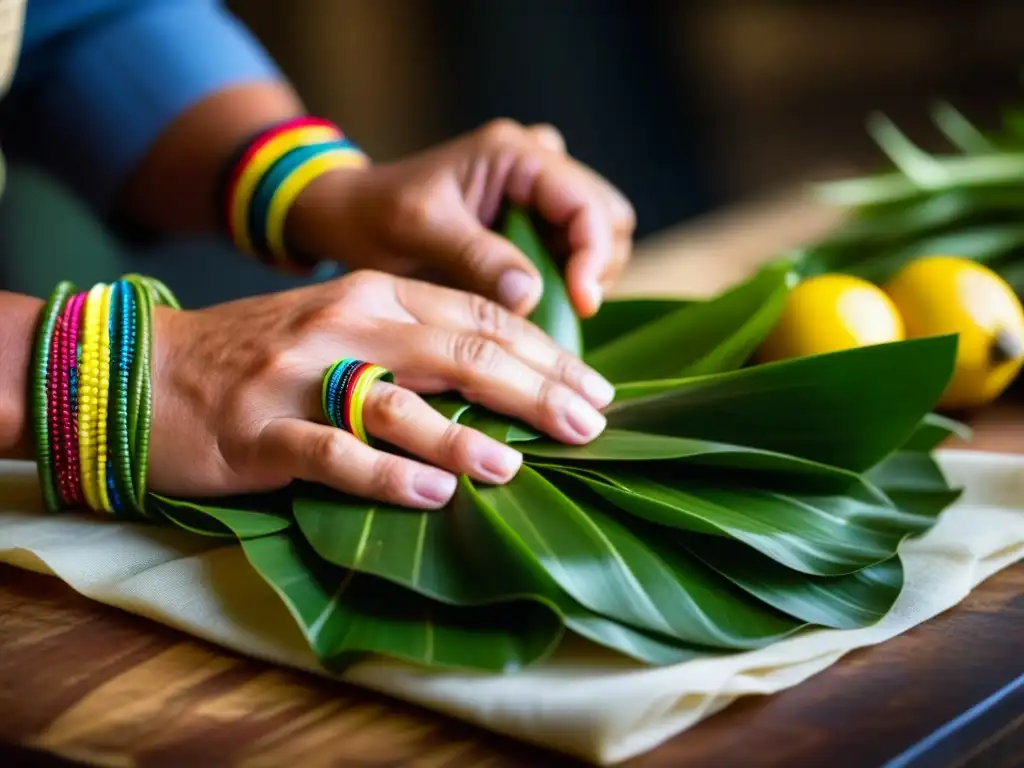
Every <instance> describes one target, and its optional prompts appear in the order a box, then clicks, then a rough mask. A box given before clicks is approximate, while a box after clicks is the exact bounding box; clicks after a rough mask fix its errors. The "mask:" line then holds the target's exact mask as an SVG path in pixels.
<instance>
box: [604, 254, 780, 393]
mask: <svg viewBox="0 0 1024 768" xmlns="http://www.w3.org/2000/svg"><path fill="white" fill-rule="evenodd" d="M794 279H795V276H794V274H793V273H792V271H791V268H790V265H789V264H788V263H783V262H778V263H773V264H771V265H769V266H767V267H766V268H764V269H762V270H761V271H759V272H758V273H757V274H755V275H754V276H753V277H752V278H751V279H749V280H747V281H746V282H744V283H742V284H741V285H739V286H737V287H736V288H733V289H731V290H729V291H726V292H725V293H723V294H722V295H721V296H718V297H717V298H714V299H711V300H710V301H702V302H697V303H694V304H688V305H686V306H684V307H682V308H681V309H678V310H676V311H674V312H671V313H668V314H665V315H663V316H662V317H660V318H658V319H656V320H653V321H651V322H649V323H646V324H644V325H642V326H640V327H638V328H636V329H635V330H633V331H630V332H629V333H625V334H623V335H621V336H619V337H617V338H616V339H614V340H613V341H610V342H608V343H607V344H605V345H603V346H602V347H600V348H598V349H596V350H594V351H592V352H590V353H588V354H587V357H586V360H587V363H588V364H589V365H590V366H591V367H593V368H594V369H595V370H597V371H598V372H599V373H601V374H602V375H603V376H605V378H607V379H608V380H609V381H611V382H612V383H620V382H626V381H643V380H648V379H659V378H665V377H678V376H684V375H700V374H706V373H717V372H719V371H727V370H732V369H733V368H736V367H738V366H740V365H742V364H743V363H744V362H745V361H746V360H747V358H748V357H749V356H750V355H751V354H752V353H753V351H754V350H755V349H756V347H757V345H758V344H759V343H760V342H761V340H762V339H763V338H764V337H765V336H766V335H767V333H768V332H769V331H770V330H771V328H772V325H773V324H774V323H775V320H776V319H777V318H778V315H779V313H780V312H781V311H782V307H783V305H784V303H785V300H786V295H787V293H788V291H789V288H790V286H791V284H792V282H793V280H794Z"/></svg>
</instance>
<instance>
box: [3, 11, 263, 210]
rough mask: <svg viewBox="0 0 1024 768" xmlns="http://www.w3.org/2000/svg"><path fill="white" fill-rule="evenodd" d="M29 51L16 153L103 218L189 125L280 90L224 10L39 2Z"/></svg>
mask: <svg viewBox="0 0 1024 768" xmlns="http://www.w3.org/2000/svg"><path fill="white" fill-rule="evenodd" d="M23 40H24V41H23V46H22V54H21V58H20V61H19V67H18V73H17V75H16V78H15V83H14V88H13V91H12V98H13V99H14V100H15V101H17V100H18V99H19V98H20V97H24V99H23V104H22V106H19V107H18V108H16V109H15V110H14V111H13V113H12V114H11V115H10V119H11V121H12V122H15V123H20V125H18V126H17V127H16V128H14V132H15V133H16V134H17V135H19V136H21V137H23V139H24V141H21V142H16V144H17V145H20V146H21V147H23V148H24V150H25V151H26V152H27V153H29V154H30V155H31V156H32V157H33V158H34V159H35V160H37V161H38V162H40V163H41V164H42V165H44V166H45V167H46V168H47V169H49V170H50V171H51V172H52V173H54V174H55V175H57V176H58V177H59V178H61V179H62V180H63V181H65V182H66V183H67V184H68V185H69V186H70V187H71V188H72V189H73V190H75V191H76V192H77V193H78V194H79V195H81V197H82V198H83V199H85V201H86V202H88V203H89V204H90V205H92V206H93V207H94V208H96V209H97V210H98V212H100V213H101V214H105V213H107V212H109V209H110V207H111V205H112V203H113V202H114V199H115V197H116V195H117V193H118V191H119V189H120V188H121V186H122V184H123V183H124V182H125V181H126V179H127V177H128V176H129V175H130V174H131V172H132V171H133V169H134V168H135V167H136V166H137V165H138V163H139V162H140V161H141V160H142V159H143V157H144V155H145V154H146V152H147V150H148V149H149V148H150V146H151V145H152V144H153V142H154V141H155V139H156V138H157V137H158V136H159V135H160V134H161V132H162V131H163V130H164V129H165V128H166V127H167V126H168V125H169V124H170V123H171V122H173V121H174V120H175V119H176V118H177V117H178V116H179V115H181V114H182V113H183V112H185V111H186V110H188V109H189V108H190V107H191V106H193V105H194V104H196V103H197V102H199V101H201V100H202V99H204V98H205V97H207V96H209V95H211V94H213V93H216V92H218V91H220V90H223V89H225V88H227V87H230V86H233V85H240V84H244V83H248V82H257V81H265V80H278V79H281V78H282V76H281V74H280V72H279V70H278V69H277V67H276V65H275V64H274V62H273V61H272V60H271V58H270V57H269V55H268V54H267V53H266V52H265V51H264V49H263V48H262V46H260V44H259V43H258V42H257V41H256V40H255V39H254V38H253V36H252V35H251V34H250V33H249V32H248V31H247V30H246V29H245V28H244V27H243V26H242V24H241V23H240V22H239V21H238V20H237V19H236V18H234V17H233V16H232V15H231V14H230V13H229V12H228V11H227V10H226V9H225V8H223V7H222V6H221V4H220V3H219V2H216V1H215V0H74V2H69V0H29V3H28V6H27V12H26V25H25V33H24V39H23Z"/></svg>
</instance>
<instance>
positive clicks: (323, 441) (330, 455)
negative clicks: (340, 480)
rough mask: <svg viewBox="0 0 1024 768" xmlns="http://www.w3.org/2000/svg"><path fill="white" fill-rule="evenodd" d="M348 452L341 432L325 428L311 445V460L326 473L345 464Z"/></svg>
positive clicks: (334, 470) (332, 471)
mask: <svg viewBox="0 0 1024 768" xmlns="http://www.w3.org/2000/svg"><path fill="white" fill-rule="evenodd" d="M347 453H348V451H347V449H346V447H345V442H344V440H343V439H342V437H341V434H340V433H339V432H335V431H333V430H325V431H323V432H321V433H320V434H319V435H317V437H316V438H315V439H314V440H313V441H312V442H311V443H310V445H309V460H310V462H311V463H312V464H313V465H314V466H316V467H319V468H321V469H322V470H324V471H325V472H326V473H334V472H336V471H337V470H338V468H340V467H343V466H345V460H346V454H347Z"/></svg>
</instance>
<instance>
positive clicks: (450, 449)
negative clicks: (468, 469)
mask: <svg viewBox="0 0 1024 768" xmlns="http://www.w3.org/2000/svg"><path fill="white" fill-rule="evenodd" d="M472 441H473V434H472V433H471V432H470V430H469V429H468V428H466V427H463V426H461V425H460V424H456V423H455V422H449V423H448V426H447V427H445V430H444V432H443V433H442V435H441V437H440V439H439V440H438V445H439V448H440V453H441V455H442V456H443V457H445V458H446V459H447V460H448V463H449V464H450V465H453V466H458V467H464V466H468V464H469V460H470V457H471V455H472V446H471V445H470V443H471V442H472Z"/></svg>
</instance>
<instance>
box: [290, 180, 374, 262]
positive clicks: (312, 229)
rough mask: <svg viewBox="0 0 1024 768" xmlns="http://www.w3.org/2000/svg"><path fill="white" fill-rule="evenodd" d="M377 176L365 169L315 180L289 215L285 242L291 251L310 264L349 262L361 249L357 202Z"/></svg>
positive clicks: (296, 202)
mask: <svg viewBox="0 0 1024 768" xmlns="http://www.w3.org/2000/svg"><path fill="white" fill-rule="evenodd" d="M372 173H373V168H372V166H368V167H365V168H339V169H336V170H333V171H329V172H328V173H324V174H322V175H321V176H319V177H318V178H316V179H314V180H313V181H312V182H310V184H309V185H308V186H307V187H306V188H305V189H304V190H303V191H302V194H301V195H299V196H298V198H297V199H296V200H295V204H294V205H292V207H291V209H290V210H289V212H288V218H287V220H286V222H285V238H286V241H287V243H288V246H289V248H290V249H291V251H292V252H293V253H295V254H299V256H298V258H299V259H300V260H303V261H305V262H307V263H316V262H342V263H345V262H348V261H350V260H349V258H348V256H349V255H350V254H354V253H355V251H356V249H357V248H358V245H357V244H356V243H355V242H354V240H355V237H354V236H355V234H356V232H357V231H358V230H357V229H356V228H355V227H354V226H353V225H354V224H355V223H356V222H355V220H356V219H358V215H356V214H355V211H356V208H357V205H356V203H357V201H358V200H359V199H361V198H365V188H366V185H367V183H368V181H369V180H370V178H371V176H372Z"/></svg>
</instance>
